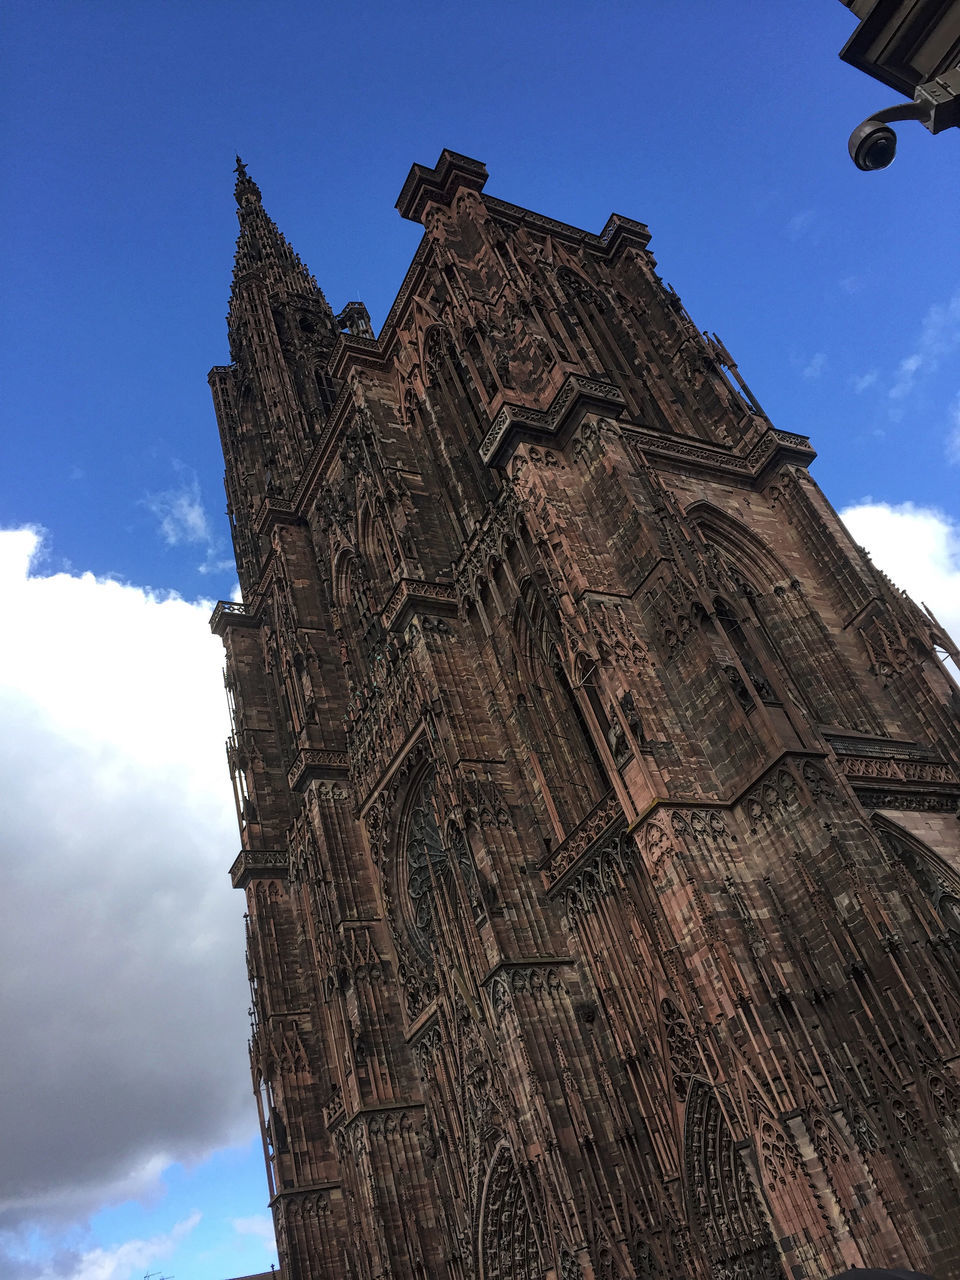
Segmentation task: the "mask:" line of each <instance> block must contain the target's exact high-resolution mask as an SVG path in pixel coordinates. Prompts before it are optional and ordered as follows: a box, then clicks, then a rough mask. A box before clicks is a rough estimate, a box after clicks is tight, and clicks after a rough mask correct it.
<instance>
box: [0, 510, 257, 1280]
mask: <svg viewBox="0 0 960 1280" xmlns="http://www.w3.org/2000/svg"><path fill="white" fill-rule="evenodd" d="M40 541H41V539H40V534H39V532H38V531H37V530H36V529H20V530H15V531H2V532H0V593H2V598H3V600H4V607H5V615H6V617H7V619H8V625H6V626H5V627H4V628H2V629H0V770H2V776H3V779H4V785H3V788H2V789H0V832H2V838H0V868H2V872H0V873H2V876H3V884H4V892H3V894H2V895H0V945H2V947H3V959H2V965H3V974H4V983H3V989H2V993H0V1025H2V1026H3V1029H4V1057H3V1070H4V1081H5V1085H4V1089H5V1096H6V1098H7V1100H8V1102H9V1103H11V1105H10V1106H8V1107H7V1109H6V1115H5V1122H4V1158H3V1160H2V1162H0V1228H2V1229H4V1230H8V1231H11V1232H14V1233H16V1232H17V1231H18V1230H23V1229H25V1228H28V1227H29V1226H30V1224H35V1223H38V1222H39V1223H40V1225H41V1227H43V1226H44V1224H46V1225H47V1226H51V1225H56V1224H57V1223H61V1224H62V1223H64V1222H67V1221H71V1220H74V1221H75V1220H78V1219H81V1218H82V1217H83V1216H84V1215H85V1214H87V1213H88V1212H90V1211H91V1210H93V1209H94V1208H97V1207H99V1206H100V1205H101V1204H103V1203H105V1202H107V1201H110V1200H117V1199H123V1198H127V1197H130V1196H140V1195H143V1194H145V1193H146V1192H148V1191H149V1190H151V1189H152V1188H155V1187H156V1184H157V1179H158V1176H159V1174H160V1172H161V1171H162V1170H163V1169H164V1168H165V1167H166V1166H167V1165H168V1164H169V1163H171V1162H172V1161H174V1160H192V1159H197V1158H200V1157H201V1156H203V1155H204V1154H205V1153H207V1152H209V1151H210V1150H212V1149H214V1148H215V1147H217V1146H221V1145H224V1144H226V1143H228V1142H233V1141H238V1140H242V1139H243V1138H245V1137H246V1135H247V1133H248V1132H249V1130H250V1128H252V1127H253V1114H252V1109H251V1106H252V1104H251V1101H250V1086H249V1078H248V1074H247V1067H246V1062H245V1057H246V1054H245V1041H246V1032H247V1028H246V1025H245V1014H244V1010H245V1008H246V1004H247V998H248V997H247V991H246V983H245V975H244V966H243V941H242V924H241V919H240V917H241V915H242V911H243V900H242V897H241V896H240V895H238V894H235V893H234V892H233V891H232V890H231V889H230V887H229V881H228V879H227V876H226V870H227V867H228V866H229V864H230V861H231V860H232V857H233V855H234V853H235V850H236V845H237V835H236V823H235V818H234V815H233V806H232V801H231V800H230V797H229V790H230V789H229V783H228V781H227V776H226V766H225V762H224V756H223V740H224V738H225V736H226V733H227V724H226V713H225V699H224V692H223V684H222V678H221V669H222V650H221V647H220V642H219V641H218V640H216V639H215V638H214V637H213V636H211V635H210V633H209V629H208V626H207V617H208V615H209V610H210V606H209V604H208V603H205V602H200V603H196V604H190V603H187V602H186V601H184V600H182V599H179V598H178V597H176V596H175V595H163V594H158V593H155V592H151V591H149V590H146V589H142V588H139V587H134V586H130V585H127V584H125V583H121V582H117V581H112V580H104V579H97V578H94V577H93V576H92V575H91V574H83V575H81V576H76V575H72V574H67V573H56V574H52V575H44V574H43V573H42V572H39V571H38V572H36V573H35V574H34V576H31V575H30V566H31V565H38V564H39V563H41V562H40ZM92 1265H93V1264H92V1263H91V1266H92ZM104 1265H106V1263H104ZM78 1274H80V1275H82V1276H83V1277H84V1280H87V1275H88V1274H89V1276H91V1277H94V1276H95V1277H97V1280H99V1277H100V1274H101V1273H100V1272H96V1271H90V1272H89V1273H87V1272H81V1273H78ZM102 1274H103V1275H106V1276H110V1277H111V1280H112V1278H113V1276H114V1274H115V1273H114V1272H110V1271H106V1272H103V1273H102ZM116 1274H117V1275H120V1274H123V1273H120V1272H117V1273H116Z"/></svg>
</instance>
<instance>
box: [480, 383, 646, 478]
mask: <svg viewBox="0 0 960 1280" xmlns="http://www.w3.org/2000/svg"><path fill="white" fill-rule="evenodd" d="M624 407H625V401H624V398H623V392H622V391H621V390H620V388H619V387H615V386H613V385H612V383H609V382H603V381H601V379H599V378H589V377H584V376H583V375H582V374H579V373H568V374H567V376H566V377H565V378H564V380H563V384H562V386H561V387H560V390H559V391H558V392H557V394H556V395H555V396H554V397H553V400H552V402H551V403H550V405H549V407H548V408H546V409H531V408H529V407H528V406H527V405H521V404H505V405H504V406H503V408H502V409H501V410H500V412H499V413H498V414H497V416H496V418H494V420H493V424H492V425H491V427H490V430H489V431H488V432H487V434H486V435H485V436H484V439H483V443H482V444H481V445H480V449H479V453H480V457H481V459H482V460H483V461H484V462H485V463H486V464H487V465H488V466H495V465H500V464H502V463H503V461H505V459H506V457H507V456H508V454H509V453H510V451H511V450H512V448H513V446H514V445H516V443H517V442H518V441H520V440H539V441H548V440H549V441H554V442H557V443H560V442H561V441H562V438H563V437H564V435H565V434H566V432H567V430H572V429H573V428H574V427H576V426H578V425H579V423H580V420H581V419H582V417H583V416H584V414H585V413H587V412H588V411H589V410H590V409H598V410H600V411H602V412H604V413H609V414H612V415H613V416H614V417H617V416H619V414H620V413H621V412H622V410H623V409H624Z"/></svg>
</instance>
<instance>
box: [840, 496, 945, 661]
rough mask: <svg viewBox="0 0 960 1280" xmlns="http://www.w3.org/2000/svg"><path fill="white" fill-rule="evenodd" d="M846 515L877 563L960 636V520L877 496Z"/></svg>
mask: <svg viewBox="0 0 960 1280" xmlns="http://www.w3.org/2000/svg"><path fill="white" fill-rule="evenodd" d="M840 518H841V520H842V521H843V522H844V524H845V525H846V526H847V528H848V529H849V530H850V532H851V533H852V534H853V536H854V538H855V539H856V540H857V542H859V543H860V544H861V546H864V547H866V549H867V551H869V552H870V555H871V557H872V559H873V562H874V564H875V565H876V566H877V568H879V569H882V570H883V572H884V573H885V574H887V576H888V577H889V578H891V579H892V580H893V581H894V582H895V583H896V585H897V586H898V587H901V588H903V590H904V591H906V592H907V593H908V594H909V595H911V596H912V597H913V599H914V600H916V601H917V602H918V603H924V604H926V605H927V606H928V607H929V608H930V609H931V610H932V612H933V613H934V614H935V615H936V617H937V618H938V620H939V621H940V623H941V624H942V625H943V626H944V627H946V629H947V631H948V632H949V634H950V636H951V637H952V638H953V639H954V640H958V639H960V523H958V522H957V521H956V520H954V519H952V518H951V517H950V516H948V515H946V514H945V513H944V512H942V511H938V510H936V509H935V508H933V507H918V506H915V505H914V504H913V503H912V502H902V503H899V504H896V505H894V504H891V503H887V502H873V501H871V500H866V501H864V502H861V503H858V504H857V505H855V506H852V507H847V508H845V509H844V510H843V511H841V512H840Z"/></svg>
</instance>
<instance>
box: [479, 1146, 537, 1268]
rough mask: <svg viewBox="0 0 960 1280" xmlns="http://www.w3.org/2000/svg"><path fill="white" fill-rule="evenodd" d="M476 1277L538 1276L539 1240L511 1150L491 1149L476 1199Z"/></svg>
mask: <svg viewBox="0 0 960 1280" xmlns="http://www.w3.org/2000/svg"><path fill="white" fill-rule="evenodd" d="M477 1243H478V1249H479V1255H480V1257H479V1262H480V1266H479V1276H480V1280H542V1277H543V1274H544V1266H543V1261H542V1258H541V1254H540V1242H539V1240H538V1237H537V1231H536V1228H535V1226H534V1223H533V1217H532V1215H531V1213H530V1205H529V1203H528V1200H527V1196H526V1195H525V1193H524V1187H523V1183H522V1181H521V1178H520V1171H519V1170H518V1169H517V1165H516V1162H515V1160H514V1158H513V1153H512V1152H511V1150H510V1148H509V1147H508V1146H507V1144H506V1143H505V1142H502V1143H501V1144H500V1146H498V1147H497V1149H496V1151H495V1152H494V1153H493V1159H492V1160H491V1161H490V1168H489V1170H488V1171H487V1178H486V1182H485V1183H484V1187H483V1196H482V1198H481V1201H480V1230H479V1233H478V1239H477Z"/></svg>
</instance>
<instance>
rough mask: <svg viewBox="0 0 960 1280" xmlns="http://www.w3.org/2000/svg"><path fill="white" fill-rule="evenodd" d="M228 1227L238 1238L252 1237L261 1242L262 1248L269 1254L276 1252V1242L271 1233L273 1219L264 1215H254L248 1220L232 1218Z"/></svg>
mask: <svg viewBox="0 0 960 1280" xmlns="http://www.w3.org/2000/svg"><path fill="white" fill-rule="evenodd" d="M230 1225H231V1226H232V1227H233V1229H234V1231H236V1233H237V1235H240V1236H254V1237H255V1238H256V1239H258V1240H260V1241H262V1243H263V1246H264V1248H265V1249H267V1250H268V1251H269V1252H270V1253H274V1252H275V1251H276V1242H275V1237H274V1233H273V1219H272V1218H271V1217H270V1216H269V1215H268V1214H265V1213H255V1214H252V1215H251V1216H250V1217H249V1218H232V1219H231V1221H230Z"/></svg>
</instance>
